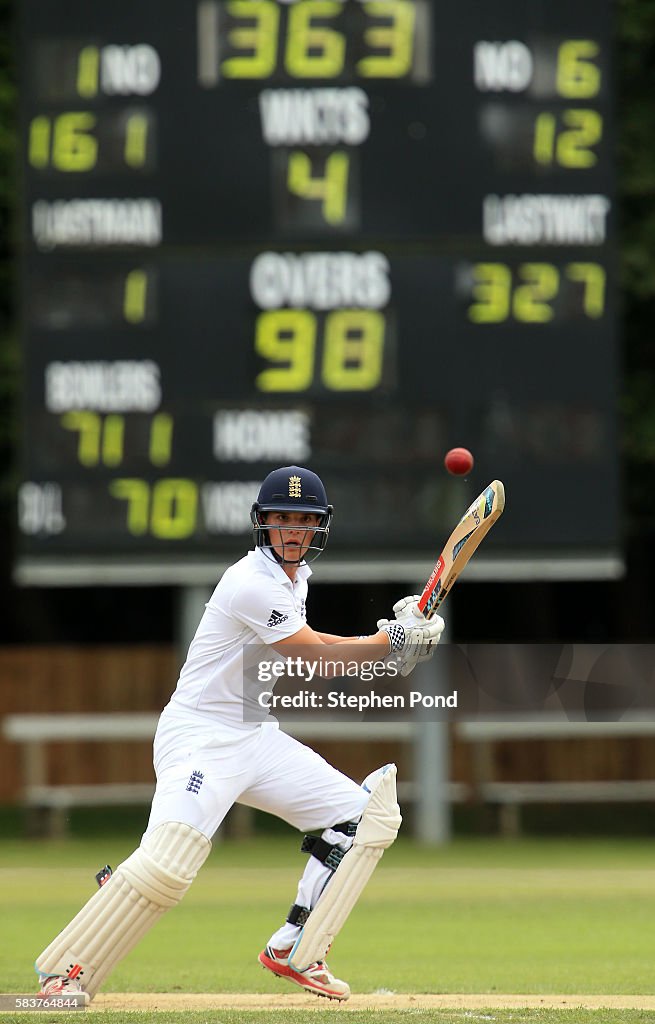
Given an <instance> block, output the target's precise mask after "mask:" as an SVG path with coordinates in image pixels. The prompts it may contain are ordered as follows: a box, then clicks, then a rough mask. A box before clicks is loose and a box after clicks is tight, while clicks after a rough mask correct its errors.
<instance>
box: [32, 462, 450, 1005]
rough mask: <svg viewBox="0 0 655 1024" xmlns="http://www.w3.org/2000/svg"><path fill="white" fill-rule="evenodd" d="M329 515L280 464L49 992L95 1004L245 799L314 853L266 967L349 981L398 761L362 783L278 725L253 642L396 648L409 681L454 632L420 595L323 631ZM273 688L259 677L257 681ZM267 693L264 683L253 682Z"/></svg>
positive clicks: (42, 963)
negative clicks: (339, 946)
mask: <svg viewBox="0 0 655 1024" xmlns="http://www.w3.org/2000/svg"><path fill="white" fill-rule="evenodd" d="M332 514H333V509H332V506H331V505H329V504H328V501H327V495H326V493H325V488H324V486H323V484H322V482H321V480H320V479H319V477H318V476H317V475H316V474H315V473H313V472H311V471H310V470H309V469H304V468H301V467H299V466H286V467H283V468H280V469H276V470H274V471H273V472H272V473H270V474H269V475H268V476H267V477H266V479H265V480H264V482H263V483H262V485H261V488H260V491H259V495H258V498H257V501H255V503H254V504H253V506H252V510H251V519H252V524H253V534H254V543H255V546H254V550H252V551H249V552H248V554H247V555H245V557H243V558H241V559H240V560H239V561H238V562H236V563H235V564H234V565H232V566H231V567H230V568H229V569H228V570H227V571H226V572H225V574H224V575H223V577H222V579H221V580H220V582H219V583H218V585H217V586H216V589H215V590H214V592H213V594H212V596H211V598H210V599H209V601H208V603H207V605H206V608H205V612H204V614H203V616H202V618H201V620H200V624H199V626H198V629H197V631H196V634H195V636H194V638H193V640H192V642H191V645H190V647H189V651H188V655H187V659H186V661H185V663H184V665H183V667H182V670H181V673H180V677H179V680H178V683H177V687H176V689H175V691H174V693H173V695H172V697H171V699H170V701H169V703H168V704H167V706H166V707H165V708H164V710H163V712H162V715H161V717H160V720H159V724H158V727H157V732H156V735H155V741H154V765H155V772H156V776H157V786H156V791H155V795H154V797H153V802H152V808H151V811H150V818H149V821H148V826H147V828H146V831H145V833H144V835H143V837H142V839H141V843H140V845H139V847H138V848H137V849H136V850H135V851H134V853H132V854H131V855H130V856H129V857H128V858H127V860H125V861H124V862H123V863H122V864H120V865H119V867H118V868H117V869H116V871H115V872H114V874H113V875H112V876H111V878H110V879H109V880H108V881H107V882H106V884H104V885H103V886H102V887H101V888H100V889H98V891H97V892H96V893H95V894H94V895H93V896H92V897H91V899H90V900H89V901H88V902H87V903H86V905H85V906H84V907H82V909H81V910H80V911H79V913H78V914H77V916H76V917H74V918H73V920H72V921H71V922H70V923H69V924H67V925H66V926H65V927H64V929H63V930H62V931H61V932H60V933H59V934H58V935H57V936H56V937H55V938H54V939H53V941H52V942H51V943H50V945H48V946H47V948H46V949H44V950H43V952H42V953H40V954H39V956H38V957H37V958H36V969H37V971H38V973H39V979H40V986H41V992H42V993H43V994H44V995H47V996H55V995H61V996H69V995H80V996H81V997H82V998H83V999H84V1002H85V1003H88V1002H89V1001H90V1000H91V999H92V998H93V996H94V995H95V994H96V992H97V991H98V989H99V988H100V986H101V985H102V984H103V982H104V981H105V979H106V978H107V976H108V975H109V973H110V972H111V971H112V970H113V968H114V967H115V966H116V965H117V964H118V963H119V962H120V961H121V960H122V959H123V957H125V956H127V954H128V953H129V952H130V950H132V949H133V948H134V947H135V946H136V944H137V943H138V942H139V940H140V939H141V938H143V936H144V935H145V934H146V933H147V932H148V931H149V930H150V928H152V926H153V925H154V923H155V921H156V920H157V919H158V918H159V917H160V916H161V915H162V914H163V913H164V912H165V911H166V910H168V909H170V908H171V907H174V906H175V905H176V904H177V903H179V902H180V900H181V899H182V897H183V896H184V894H185V893H186V891H187V890H188V888H189V886H190V885H191V883H192V882H193V880H194V878H195V877H196V874H197V873H198V871H199V870H200V868H201V867H202V865H203V863H204V862H205V860H206V858H207V856H208V854H209V851H210V849H211V840H212V836H213V835H214V833H215V832H216V830H217V829H218V827H219V826H220V824H221V822H222V821H223V819H224V817H225V815H226V814H227V812H228V811H229V809H230V808H231V807H232V805H233V804H234V803H235V802H239V803H243V804H246V805H248V806H250V807H254V808H258V809H259V810H263V811H267V812H269V813H270V814H275V815H277V816H278V817H280V818H282V819H283V820H284V821H287V822H289V823H290V824H291V825H293V826H294V827H295V828H297V829H299V830H300V831H301V832H304V833H307V834H306V835H305V838H304V840H303V842H302V847H301V849H302V851H304V852H305V853H307V854H309V856H308V859H307V863H306V866H305V870H304V872H303V874H302V877H301V878H300V881H299V883H298V889H297V893H296V896H295V899H294V901H293V903H292V905H291V908H290V910H289V912H288V914H287V916H286V920H284V921H283V922H282V924H281V925H280V927H279V928H278V929H277V931H276V932H275V933H274V934H273V935H272V936H271V937H270V939H269V940H268V943H267V944H266V946H265V948H264V949H263V951H262V952H261V953H260V954H259V961H260V963H261V964H262V965H263V967H265V968H266V969H267V970H269V971H271V972H272V973H273V974H276V975H278V976H279V977H282V978H288V980H289V981H291V982H293V983H294V984H296V985H299V986H300V987H301V988H304V989H307V990H309V991H311V992H314V993H316V994H317V995H320V996H327V997H328V998H331V999H338V1000H344V999H348V997H349V995H350V988H349V986H348V984H347V983H346V982H345V981H341V980H340V979H339V978H335V976H334V975H333V974H332V972H331V971H330V969H329V967H328V965H327V963H326V960H325V957H326V954H327V951H328V949H329V947H330V945H331V943H332V940H333V938H334V936H335V935H336V934H337V933H338V932H339V930H340V929H341V927H342V926H343V924H344V922H345V920H346V918H347V917H348V914H349V913H350V911H351V909H352V908H353V906H354V905H355V903H356V901H357V899H358V897H359V895H360V893H361V891H362V889H363V888H364V886H365V884H366V882H367V881H368V878H369V877H370V875H371V873H372V871H373V869H374V868H375V866H376V864H377V862H378V860H379V859H380V857H381V856H382V853H383V852H384V850H385V849H386V848H387V847H389V846H390V845H391V844H392V843H393V841H394V839H395V838H396V835H397V832H398V829H399V827H400V823H401V817H400V811H399V807H398V803H397V800H396V781H395V776H396V768H395V765H386V766H384V767H383V768H379V769H377V771H374V772H372V773H371V774H370V775H369V776H368V777H367V779H366V780H365V781H364V783H363V784H362V785H361V786H360V785H357V783H355V782H354V781H353V780H352V779H350V778H348V777H347V776H346V775H343V774H342V773H341V772H339V771H337V769H336V768H334V767H332V765H330V764H328V763H327V761H325V760H324V759H323V758H322V757H320V756H319V755H318V754H317V753H316V752H315V751H313V750H311V749H310V748H309V747H307V746H305V745H303V744H302V743H299V742H298V741H297V740H295V739H293V738H292V737H291V736H288V735H287V734H286V733H284V732H283V731H281V730H280V728H279V725H278V722H277V721H276V720H275V719H274V718H272V717H271V716H270V714H268V713H264V712H263V711H262V707H261V705H260V704H259V702H258V700H257V696H258V694H257V693H256V692H253V687H252V686H248V687H246V686H245V685H244V651H245V649H246V647H247V645H248V644H259V645H267V646H269V647H270V648H271V649H272V651H274V652H277V654H276V655H274V657H276V656H278V657H279V656H282V657H283V658H284V657H286V656H289V655H292V654H294V653H297V652H298V651H299V650H300V651H303V652H305V657H309V653H308V649H311V651H312V656H314V654H316V655H318V654H320V653H322V652H323V653H324V652H325V648H329V656H330V660H333V661H344V662H345V661H350V662H351V663H357V664H362V663H364V662H365V661H368V662H370V661H382V660H384V659H385V658H388V657H389V656H393V657H395V659H396V660H397V662H398V664H399V666H400V670H401V671H402V673H403V675H407V674H408V673H409V672H410V671H411V670H412V668H413V667H414V666H415V665H416V663H417V662H418V661H420V660H423V659H426V658H429V657H430V656H431V655H432V653H433V650H434V646H435V645H436V644H437V643H438V641H439V638H440V636H441V633H442V631H443V628H444V622H443V619H441V618H440V617H439V616H435V617H434V618H432V619H431V620H429V621H426V620H425V619H424V618H423V617H422V616H421V617H418V616H417V615H416V614H415V613H414V608H415V605H416V601H417V599H418V598H417V596H410V597H407V598H403V599H402V600H401V601H399V602H397V604H396V605H395V606H394V612H395V618H394V619H392V620H388V619H381V620H380V622H379V623H378V627H377V628H376V630H375V632H374V633H372V634H371V635H370V636H365V637H360V636H351V637H342V636H334V635H332V634H328V633H321V632H317V631H316V630H314V629H313V628H312V627H311V626H310V625H309V624H308V622H307V618H306V613H305V602H306V598H307V585H308V579H309V576H310V575H311V569H310V568H309V564H308V563H309V562H310V561H312V560H313V559H314V558H316V557H318V555H320V554H321V552H322V551H323V550H324V548H325V545H326V543H327V539H328V535H329V532H330V524H331V521H332ZM270 686H271V683H270V682H269V683H265V684H264V683H262V684H261V690H262V691H263V690H264V689H267V688H270ZM255 689H256V687H255Z"/></svg>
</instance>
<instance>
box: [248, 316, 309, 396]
mask: <svg viewBox="0 0 655 1024" xmlns="http://www.w3.org/2000/svg"><path fill="white" fill-rule="evenodd" d="M315 348H316V317H315V316H314V314H313V313H310V312H309V310H307V309H275V310H270V311H269V312H266V313H260V314H259V316H258V317H257V327H256V334H255V352H256V353H257V355H259V356H262V357H263V358H264V359H268V360H269V362H271V363H278V364H282V365H278V366H276V367H274V368H272V369H269V370H262V372H261V373H259V374H258V375H257V378H256V380H255V383H256V385H257V388H258V389H259V390H260V391H306V390H307V388H308V387H309V386H310V384H311V382H312V377H313V375H314V350H315Z"/></svg>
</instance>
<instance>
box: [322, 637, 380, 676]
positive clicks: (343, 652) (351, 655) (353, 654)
mask: <svg viewBox="0 0 655 1024" xmlns="http://www.w3.org/2000/svg"><path fill="white" fill-rule="evenodd" d="M319 635H320V636H321V637H322V636H323V635H322V634H319ZM324 643H325V644H326V646H327V647H329V649H330V651H329V655H327V656H325V660H326V662H349V663H350V664H351V665H362V664H364V663H367V662H370V661H382V660H383V659H384V658H386V657H387V655H388V654H389V638H388V636H387V634H386V633H381V632H380V633H373V634H372V636H352V637H335V636H332V637H330V636H329V635H328V639H327V640H324ZM329 674H330V672H329V667H328V669H327V672H326V673H323V672H319V675H323V676H324V677H329ZM336 674H338V673H336Z"/></svg>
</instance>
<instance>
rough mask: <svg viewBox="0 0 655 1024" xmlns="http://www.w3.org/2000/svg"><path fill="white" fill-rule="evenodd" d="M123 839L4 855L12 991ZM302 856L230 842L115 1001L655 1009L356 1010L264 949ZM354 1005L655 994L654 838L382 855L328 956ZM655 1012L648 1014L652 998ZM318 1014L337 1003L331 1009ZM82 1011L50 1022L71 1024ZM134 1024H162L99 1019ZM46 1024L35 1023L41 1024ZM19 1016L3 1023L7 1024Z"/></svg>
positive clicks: (461, 845)
mask: <svg viewBox="0 0 655 1024" xmlns="http://www.w3.org/2000/svg"><path fill="white" fill-rule="evenodd" d="M132 845H133V844H131V843H129V842H126V841H125V839H124V838H123V837H121V838H120V839H119V840H117V841H115V842H111V841H108V840H107V839H94V840H79V839H74V840H69V841H62V842H58V843H53V842H38V841H34V842H31V843H28V842H20V841H5V842H0V869H1V870H0V908H1V909H0V921H1V928H0V989H2V990H3V991H5V992H30V991H32V990H33V987H34V975H33V974H32V971H31V964H32V962H33V960H34V956H35V955H36V954H37V953H38V952H40V950H41V949H42V948H43V947H44V946H45V945H46V944H47V943H48V942H49V941H50V940H51V939H52V937H53V935H54V934H56V932H57V931H58V930H59V929H60V928H61V927H62V926H63V925H64V924H65V923H66V921H67V920H68V919H69V918H70V917H71V916H72V915H73V913H75V912H76V911H77V910H78V909H79V906H80V905H81V904H82V902H83V901H84V900H85V899H86V898H88V896H90V895H91V894H92V893H93V892H94V889H95V881H94V877H93V876H94V873H95V871H97V870H98V869H99V868H100V867H101V866H102V865H103V864H104V863H106V862H107V861H109V863H111V864H113V865H114V866H116V864H118V863H119V862H120V860H121V859H122V858H124V857H125V856H126V855H127V854H129V853H130V852H131V849H132ZM302 866H303V856H302V855H301V854H300V853H299V852H298V838H297V836H296V835H295V833H289V835H288V836H286V835H285V836H282V837H280V836H274V837H269V838H266V839H263V838H259V839H257V840H252V841H250V840H249V841H244V842H240V843H236V842H234V843H225V844H217V845H216V846H215V847H214V850H213V851H212V854H211V856H210V858H209V860H208V861H207V863H206V864H205V866H204V867H203V869H202V871H201V873H200V875H199V876H198V878H197V880H196V881H195V883H194V885H193V886H192V888H191V890H190V891H189V893H188V895H187V896H186V897H185V899H184V901H183V903H182V904H181V905H180V906H179V907H178V908H176V909H175V910H173V911H172V912H171V913H169V914H167V915H165V916H164V918H162V920H161V921H160V922H159V923H158V924H157V926H156V927H155V928H154V929H153V931H152V932H151V933H150V934H149V935H148V936H146V938H145V939H144V940H143V942H142V943H141V944H140V945H139V946H138V947H137V949H136V950H134V951H133V952H132V953H131V954H130V956H129V957H128V958H127V959H126V960H125V961H124V962H123V963H122V964H121V965H120V966H119V967H118V968H117V969H116V971H115V972H114V973H113V974H112V975H111V977H110V978H109V980H108V982H107V984H106V986H105V988H104V990H103V991H105V992H107V993H111V992H135V993H137V992H142V993H148V992H162V993H163V992H169V993H176V992H177V993H206V992H211V993H270V994H274V995H280V994H283V993H287V992H289V993H298V994H299V995H300V996H301V997H302V999H306V1009H304V1006H305V1004H303V1008H301V1009H297V1008H294V1009H291V1008H289V1009H285V1010H270V1011H262V1010H230V1009H217V1010H213V1009H207V1010H199V1011H192V1010H186V1011H184V1012H179V1013H175V1012H173V1011H160V1012H159V1013H158V1014H157V1015H156V1020H157V1024H161V1022H163V1021H169V1020H170V1021H175V1024H181V1022H182V1020H183V1021H184V1024H196V1022H197V1024H201V1022H204V1021H207V1022H209V1024H218V1022H220V1024H234V1022H235V1021H248V1022H249V1024H259V1022H260V1021H266V1024H276V1022H277V1021H279V1020H280V1021H281V1020H291V1021H294V1022H295V1021H297V1022H298V1024H300V1022H301V1021H302V1020H305V1019H307V1017H308V1016H312V1017H315V1016H316V1015H317V1014H319V1019H320V1021H322V1022H325V1024H329V1022H331V1020H332V1018H333V1017H334V1018H335V1019H336V1017H337V1015H341V1016H342V1015H343V1013H344V1012H347V1016H348V1022H349V1024H354V1022H356V1021H357V1022H358V1021H366V1022H367V1024H369V1022H370V1021H377V1022H379V1024H395V1022H397V1021H408V1020H409V1019H410V1018H414V1019H415V1018H416V1017H417V1016H419V1017H421V1018H422V1019H427V1018H429V1019H433V1020H439V1021H443V1022H444V1024H445V1022H450V1021H458V1022H461V1024H467V1022H470V1021H473V1022H474V1024H475V1022H477V1021H478V1020H481V1021H486V1020H492V1021H498V1022H503V1021H511V1022H512V1024H520V1022H521V1021H523V1020H525V1021H531V1022H532V1021H534V1022H535V1024H536V1022H539V1021H545V1020H562V1021H568V1022H573V1021H575V1022H578V1024H583V1022H584V1024H594V1022H596V1024H601V1022H605V1021H611V1022H613V1024H614V1022H619V1021H625V1022H626V1024H633V1022H636V1021H645V1020H650V1019H651V1018H652V1020H653V1022H654V1024H655V1013H652V1012H649V1011H647V1010H639V1009H630V1010H613V1011H609V1010H596V1011H582V1010H554V1009H531V1010H529V1011H528V1010H520V1011H518V1010H516V1009H513V1010H502V1009H501V1010H498V1009H494V1010H490V1011H489V1012H488V1013H483V1012H482V1010H481V1009H470V1010H467V1009H461V1010H446V1009H441V1010H437V1009H434V1010H429V1011H428V1010H421V1009H412V1008H411V1007H409V1008H407V1009H402V1010H386V1009H385V1010H373V1011H364V1010H359V1009H355V1010H352V1011H350V1010H347V1006H345V1007H334V1005H333V1004H329V1003H327V1004H324V1003H323V1002H321V1003H319V1002H318V1000H316V999H314V998H312V997H310V996H309V995H308V996H306V997H305V996H304V994H303V993H300V991H299V990H298V989H296V988H295V987H293V986H290V985H288V984H286V983H284V982H283V981H280V980H278V979H275V978H273V977H272V976H271V975H269V974H268V973H267V972H264V971H263V970H262V969H261V968H260V967H259V965H258V964H257V962H256V957H257V953H258V952H259V950H260V949H261V948H262V946H263V945H264V943H265V942H266V940H267V938H268V936H269V934H270V933H271V932H272V931H273V930H274V929H275V928H276V927H277V926H278V924H279V923H280V921H281V919H282V918H283V917H284V915H285V913H286V911H287V909H288V907H289V905H290V904H291V903H292V901H293V898H294V895H295V886H296V881H297V878H298V875H299V873H300V871H301V870H302ZM330 965H331V967H332V969H333V970H334V971H335V973H336V974H338V975H340V976H343V977H345V978H346V979H347V980H348V981H349V982H350V985H351V987H352V989H353V992H354V993H374V992H379V991H381V990H382V991H384V990H387V991H391V992H394V993H398V994H402V993H465V994H466V993H487V994H489V998H490V1003H493V1001H494V999H495V997H496V996H497V995H498V994H499V993H519V994H525V995H526V996H527V995H533V996H535V995H536V996H539V995H540V994H541V995H548V994H560V993H561V994H603V995H608V996H610V995H614V996H616V995H621V994H622V995H633V996H634V995H651V996H652V995H655V843H654V842H653V841H651V840H647V839H643V840H627V839H626V840H621V841H616V842H610V841H606V840H599V839H590V840H585V841H579V840H575V841H562V840H551V839H539V840H526V841H520V842H512V843H508V842H504V841H502V840H479V839H469V840H457V841H455V842H454V843H452V844H451V845H450V846H448V847H446V848H444V849H443V850H437V851H432V850H426V849H417V848H415V847H414V846H412V845H411V844H410V843H409V842H403V841H402V840H399V841H398V843H397V844H396V845H395V846H394V847H393V849H392V850H390V851H389V852H388V853H387V854H386V855H385V857H384V859H383V861H382V863H381V865H380V867H379V868H378V870H377V871H376V872H375V875H374V876H373V878H372V880H371V882H370V884H369V886H368V887H367V889H366V891H365V893H364V895H363V896H362V899H361V901H360V903H359V905H358V906H357V908H356V910H355V911H354V912H353V914H352V916H351V918H350V920H349V921H348V924H347V925H346V927H345V929H344V931H343V933H342V934H341V935H340V936H339V939H338V942H337V943H335V948H334V951H333V953H332V954H331V956H330ZM651 1002H652V1001H651ZM321 1007H324V1008H323V1009H321ZM69 1016H70V1017H72V1019H75V1016H76V1015H74V1014H73V1015H68V1014H65V1015H64V1014H55V1015H52V1014H48V1015H46V1018H47V1019H51V1018H52V1019H56V1020H58V1021H60V1022H62V1021H63V1019H64V1017H66V1019H68V1017H69ZM105 1016H106V1017H108V1019H110V1020H111V1022H112V1024H117V1022H118V1021H119V1020H120V1019H122V1018H124V1019H126V1020H129V1021H131V1022H134V1024H136V1022H137V1021H140V1020H141V1018H143V1019H144V1020H145V1019H148V1020H151V1019H152V1018H153V1013H152V1012H148V1013H139V1012H138V1011H129V1012H128V1011H124V1012H123V1013H120V1012H118V1011H116V1012H101V1011H94V1013H93V1020H94V1024H102V1022H101V1018H102V1019H103V1020H104V1017H105ZM43 1018H44V1015H43V1014H39V1018H38V1019H39V1020H43ZM10 1019H12V1020H13V1019H16V1020H19V1019H22V1020H24V1019H25V1018H24V1016H23V1017H22V1018H21V1017H19V1016H15V1017H14V1016H12V1015H11V1014H3V1015H1V1016H0V1020H2V1021H8V1020H10Z"/></svg>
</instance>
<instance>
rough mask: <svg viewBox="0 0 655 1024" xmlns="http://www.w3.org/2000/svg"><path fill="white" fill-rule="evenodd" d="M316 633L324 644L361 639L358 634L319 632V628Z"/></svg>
mask: <svg viewBox="0 0 655 1024" xmlns="http://www.w3.org/2000/svg"><path fill="white" fill-rule="evenodd" d="M316 635H317V636H319V637H320V638H321V640H322V641H323V643H324V644H340V643H350V642H351V641H353V640H359V637H357V636H337V635H336V633H319V632H318V630H316Z"/></svg>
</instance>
